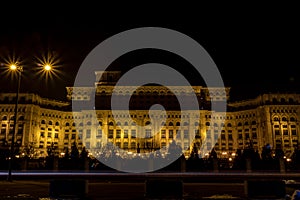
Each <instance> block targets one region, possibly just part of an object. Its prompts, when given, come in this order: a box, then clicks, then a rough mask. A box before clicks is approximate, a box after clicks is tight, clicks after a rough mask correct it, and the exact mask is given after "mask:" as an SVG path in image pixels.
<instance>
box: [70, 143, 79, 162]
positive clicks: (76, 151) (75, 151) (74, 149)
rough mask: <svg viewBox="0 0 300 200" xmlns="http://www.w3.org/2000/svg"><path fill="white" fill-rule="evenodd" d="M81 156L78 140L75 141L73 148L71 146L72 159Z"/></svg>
mask: <svg viewBox="0 0 300 200" xmlns="http://www.w3.org/2000/svg"><path fill="white" fill-rule="evenodd" d="M78 158H79V151H78V148H77V144H76V142H73V144H72V148H71V159H78Z"/></svg>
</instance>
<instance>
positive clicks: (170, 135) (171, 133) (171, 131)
mask: <svg viewBox="0 0 300 200" xmlns="http://www.w3.org/2000/svg"><path fill="white" fill-rule="evenodd" d="M169 138H173V130H169Z"/></svg>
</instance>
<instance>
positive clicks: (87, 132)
mask: <svg viewBox="0 0 300 200" xmlns="http://www.w3.org/2000/svg"><path fill="white" fill-rule="evenodd" d="M85 137H86V138H91V129H87V130H86V136H85Z"/></svg>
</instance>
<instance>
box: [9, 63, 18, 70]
mask: <svg viewBox="0 0 300 200" xmlns="http://www.w3.org/2000/svg"><path fill="white" fill-rule="evenodd" d="M9 68H10V69H11V70H16V69H17V66H16V65H15V64H12V65H10V66H9Z"/></svg>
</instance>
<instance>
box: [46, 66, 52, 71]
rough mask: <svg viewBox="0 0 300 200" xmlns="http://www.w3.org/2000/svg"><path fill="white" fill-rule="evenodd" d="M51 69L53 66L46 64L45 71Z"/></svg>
mask: <svg viewBox="0 0 300 200" xmlns="http://www.w3.org/2000/svg"><path fill="white" fill-rule="evenodd" d="M51 69H52V67H51V66H50V65H45V66H44V70H45V71H50V70H51Z"/></svg>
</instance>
